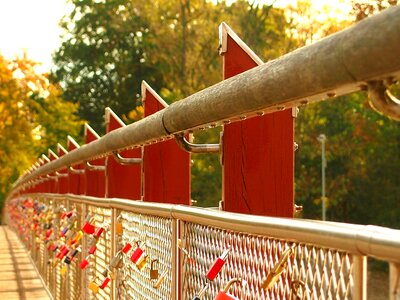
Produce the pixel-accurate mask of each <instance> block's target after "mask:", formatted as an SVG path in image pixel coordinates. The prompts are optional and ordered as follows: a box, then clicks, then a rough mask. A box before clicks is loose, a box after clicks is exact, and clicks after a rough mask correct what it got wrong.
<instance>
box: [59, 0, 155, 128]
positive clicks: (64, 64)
mask: <svg viewBox="0 0 400 300" xmlns="http://www.w3.org/2000/svg"><path fill="white" fill-rule="evenodd" d="M71 2H72V4H73V5H74V10H73V11H72V12H71V14H70V15H69V16H66V17H65V18H64V20H63V21H62V22H61V27H62V28H63V29H64V35H63V42H62V45H61V47H60V48H59V49H58V50H57V51H56V52H55V54H54V57H53V58H54V62H55V65H56V67H55V68H54V70H53V73H52V79H53V81H55V82H60V83H61V85H62V87H63V98H64V99H66V100H69V101H72V102H74V103H79V105H80V106H79V115H80V116H81V118H82V119H85V120H88V121H89V122H90V124H91V126H92V127H94V128H95V129H96V130H97V131H99V132H100V129H102V125H103V124H104V120H103V115H104V109H105V107H107V106H109V107H111V108H112V109H113V110H114V111H115V112H116V113H117V114H119V115H123V114H128V112H129V111H131V110H132V108H134V107H136V104H137V100H138V99H139V96H140V95H139V94H140V83H141V80H146V81H147V82H149V83H150V84H151V85H154V86H155V88H157V87H159V80H158V75H157V74H158V70H157V67H156V65H151V64H149V63H148V57H147V53H146V51H147V50H149V49H151V48H152V47H153V45H151V44H150V43H149V37H150V35H152V34H153V33H151V32H149V29H148V27H149V26H148V23H147V20H146V19H144V18H142V17H141V16H140V12H139V11H138V9H137V8H136V6H135V5H134V2H133V1H129V0H111V1H80V0H73V1H71Z"/></svg>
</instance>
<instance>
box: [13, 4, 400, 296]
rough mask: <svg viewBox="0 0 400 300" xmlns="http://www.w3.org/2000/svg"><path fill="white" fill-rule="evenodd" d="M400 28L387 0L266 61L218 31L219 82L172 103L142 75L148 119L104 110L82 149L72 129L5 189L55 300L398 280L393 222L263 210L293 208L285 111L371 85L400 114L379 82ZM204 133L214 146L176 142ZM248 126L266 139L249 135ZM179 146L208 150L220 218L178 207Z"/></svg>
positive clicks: (357, 288)
mask: <svg viewBox="0 0 400 300" xmlns="http://www.w3.org/2000/svg"><path fill="white" fill-rule="evenodd" d="M399 28H400V7H394V8H392V9H388V10H386V11H385V12H383V13H381V14H379V15H376V16H373V17H371V18H368V19H366V20H364V21H362V22H359V23H358V24H356V25H355V26H352V27H350V28H349V29H346V30H344V31H342V32H339V33H337V34H335V35H332V36H330V37H328V38H325V39H323V40H321V41H319V42H317V43H315V44H313V45H310V46H307V47H304V48H301V49H298V50H296V51H294V52H292V53H289V54H287V55H285V56H283V57H281V58H279V59H276V60H274V61H270V62H267V63H265V64H262V62H261V60H260V59H259V58H258V57H257V56H256V55H255V54H254V53H253V52H252V51H251V50H250V49H249V48H248V47H247V46H246V45H245V44H243V42H242V41H241V40H240V39H239V38H238V37H237V36H236V35H235V34H234V32H233V31H232V30H231V29H230V28H229V27H227V25H226V24H223V25H222V26H221V41H220V43H221V53H222V54H223V55H224V63H225V64H224V78H226V79H225V80H224V81H222V82H221V83H218V84H216V85H214V86H211V87H209V88H207V89H205V90H203V91H200V92H198V93H196V94H193V95H191V96H189V97H187V98H185V99H183V100H181V101H178V102H175V103H173V104H171V105H169V106H168V105H167V104H166V103H165V102H164V101H163V100H162V99H161V98H160V96H158V95H157V94H156V93H155V92H154V91H153V90H152V89H151V87H149V86H148V85H147V84H146V83H143V86H142V97H143V99H144V106H145V108H144V110H145V116H146V117H145V118H144V119H142V120H140V121H138V122H135V123H133V124H130V125H127V126H125V124H123V122H122V121H121V120H120V119H119V118H118V117H117V116H116V115H115V114H113V112H112V111H111V110H110V109H107V110H106V116H107V118H106V119H107V134H105V135H104V136H102V137H100V136H99V135H97V134H96V133H95V132H94V131H93V130H92V129H91V128H90V126H88V125H87V126H86V127H85V138H86V144H85V145H83V146H82V147H80V146H79V145H78V144H77V143H76V142H74V140H73V139H72V138H70V137H69V138H68V147H67V148H68V149H64V148H63V147H62V146H61V145H59V147H58V153H57V154H56V153H54V152H53V151H49V154H48V157H47V156H45V155H44V156H43V157H42V158H41V159H39V160H38V162H37V163H36V164H35V165H33V166H32V168H31V169H30V170H28V171H27V172H26V173H25V174H24V175H23V176H21V177H20V178H19V179H18V181H17V182H16V183H15V184H14V188H13V190H12V191H11V193H10V194H9V196H8V199H7V213H8V216H9V224H10V226H12V227H13V228H15V230H16V231H17V232H18V233H19V234H20V237H21V239H22V240H23V241H24V243H25V244H26V245H27V248H28V249H29V250H30V251H31V256H32V258H33V260H34V262H35V264H36V266H37V268H38V270H39V272H40V274H41V275H42V278H43V280H44V281H45V283H46V285H47V287H48V288H49V290H50V292H51V294H52V295H53V297H54V298H55V299H79V298H82V299H109V298H111V299H192V298H194V296H195V295H196V293H200V294H202V295H201V296H200V298H201V299H214V298H215V297H217V295H218V293H219V290H220V289H221V288H223V286H224V285H226V284H227V283H228V282H229V281H230V280H231V279H235V280H236V281H235V282H232V287H231V289H230V290H229V292H230V293H232V294H234V295H236V297H240V299H296V298H301V299H331V298H340V299H366V281H367V278H366V258H367V257H375V258H378V259H381V260H385V261H388V262H389V263H390V264H391V266H392V267H391V270H392V274H393V276H392V277H391V278H396V275H397V276H399V273H400V271H399V268H398V267H396V266H398V265H399V263H400V251H398V250H399V249H400V248H399V243H400V240H399V237H400V235H399V231H397V230H391V229H385V228H378V227H373V226H359V225H351V224H341V223H330V222H318V221H310V220H297V219H291V218H272V217H267V216H272V215H274V216H276V217H292V216H293V212H294V203H293V174H292V173H293V151H294V144H293V143H294V141H293V118H294V117H295V110H292V108H294V107H296V106H299V105H305V104H307V103H311V102H315V101H319V100H325V99H328V98H329V99H330V98H332V97H333V96H335V95H336V96H338V95H343V94H347V93H350V92H353V91H357V90H362V89H368V90H369V92H370V95H371V97H372V99H375V100H373V102H374V105H375V107H376V108H378V109H380V110H381V111H383V112H386V113H388V114H390V116H391V117H392V118H395V119H396V118H399V108H398V107H399V106H398V104H396V101H392V100H393V97H391V96H390V95H389V93H388V91H386V88H385V83H386V82H393V81H396V80H398V79H399V75H400V56H399V55H398V53H400V31H399V30H398V29H399ZM232 47H236V48H232ZM232 49H235V51H232ZM232 54H234V55H232ZM235 55H237V56H240V57H242V60H240V61H236V60H235ZM250 69H251V70H250ZM246 70H247V71H246ZM241 72H242V73H241ZM238 73H241V74H238ZM236 74H238V75H236ZM235 75H236V76H235ZM271 115H273V116H274V117H273V118H272V119H271V118H269V116H271ZM278 120H279V121H278ZM253 121H254V122H253ZM235 124H241V125H240V126H239V127H240V128H239V129H238V128H236V127H235ZM282 124H284V126H281V125H282ZM215 126H222V127H223V134H224V135H223V139H222V142H221V143H220V144H219V145H194V144H191V143H190V142H189V141H187V140H186V138H187V136H188V135H189V134H191V133H192V132H194V131H197V130H202V129H205V128H209V127H215ZM253 126H255V128H259V127H257V126H265V127H261V128H267V129H268V130H263V131H265V132H269V133H271V132H272V133H274V134H271V135H270V136H263V137H261V135H260V137H259V138H263V140H262V142H260V143H256V141H257V140H254V139H252V137H254V134H248V135H246V130H245V129H244V128H253ZM282 128H285V134H284V135H281V134H280V133H281V132H282V131H283V130H282ZM277 133H279V134H277ZM257 137H258V136H257ZM272 138H273V139H275V140H273V141H274V142H271V140H270V139H272ZM243 140H246V143H245V145H243ZM175 141H177V142H178V143H175ZM178 144H180V145H182V144H184V148H185V150H186V151H192V152H196V151H197V152H219V153H220V155H221V161H222V163H223V166H224V168H223V169H224V170H223V173H224V174H223V176H224V178H223V179H224V180H223V182H224V187H223V191H224V196H223V197H224V198H223V199H222V202H221V207H220V208H221V210H225V211H220V210H213V209H200V208H194V207H190V206H189V204H190V196H189V194H190V192H189V186H190V179H189V178H190V173H189V165H190V156H189V155H188V154H187V153H185V152H183V150H180V149H178V150H179V151H181V152H179V151H178V150H177V147H178V146H177V145H178ZM276 144H279V145H281V144H282V145H284V146H282V149H281V148H279V147H275V145H276ZM231 145H235V147H233V146H231ZM236 146H237V147H236ZM260 147H264V148H262V151H255V150H257V149H258V148H260ZM231 148H232V149H231ZM283 148H284V149H283ZM248 149H252V150H254V151H253V152H247V151H248ZM237 153H240V158H241V159H240V163H241V164H242V165H241V168H235V166H236V164H238V163H239V161H238V159H237V156H235V155H237ZM265 153H267V154H268V155H265ZM282 153H283V156H282ZM260 165H261V166H262V167H261V168H256V167H255V166H260ZM265 166H267V167H265ZM271 166H273V167H271ZM260 170H261V171H260ZM254 171H256V172H254ZM242 182H243V184H242ZM255 182H256V184H254V183H255ZM271 183H272V186H271ZM244 185H245V186H244ZM264 185H265V186H267V187H268V190H267V191H265V192H263V188H264ZM241 188H243V190H241ZM249 195H250V196H249ZM121 198H123V199H121ZM135 200H136V201H135ZM180 204H186V206H185V205H180ZM234 212H241V213H247V214H235V213H234ZM274 212H277V213H275V214H274ZM256 215H264V216H256ZM103 229H104V232H103ZM130 247H131V249H128V248H130ZM122 249H124V252H119V251H120V250H121V251H122ZM89 252H90V253H92V254H90V253H89ZM125 252H126V253H125ZM139 254H140V255H139ZM219 256H221V257H220V258H218V257H219ZM85 259H87V261H85ZM86 263H87V265H86ZM214 263H215V264H216V266H215V268H213V267H212V266H213V264H214ZM397 278H398V277H397ZM108 280H109V282H108ZM397 281H398V280H397ZM391 284H392V286H391V297H396V294H395V293H394V291H395V290H396V289H398V285H396V280H395V279H393V280H392V281H391ZM217 299H218V298H217Z"/></svg>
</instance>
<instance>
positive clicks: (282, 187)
mask: <svg viewBox="0 0 400 300" xmlns="http://www.w3.org/2000/svg"><path fill="white" fill-rule="evenodd" d="M221 29H222V32H221V33H222V35H221V37H222V48H223V49H222V51H221V52H223V65H224V79H227V78H229V77H232V76H235V75H237V74H239V73H242V72H244V71H246V70H249V69H251V68H254V67H256V66H257V65H258V64H259V63H260V62H261V61H260V59H259V58H258V57H257V56H256V55H255V54H254V53H253V52H252V51H251V50H250V48H248V47H247V46H246V45H245V44H244V43H243V42H242V41H241V40H240V39H239V38H238V37H237V36H236V34H235V33H234V32H233V31H232V30H231V29H230V28H229V27H227V26H226V24H222V25H221ZM224 39H225V40H224ZM224 43H225V44H224ZM224 48H225V49H224ZM238 88H240V87H238ZM293 145H294V118H293V115H292V109H287V110H284V111H280V112H276V113H272V114H268V115H265V116H261V117H255V118H251V119H247V120H244V121H241V122H236V123H232V124H228V125H225V126H224V135H223V195H224V196H223V198H224V209H225V210H226V211H230V212H240V213H247V214H257V215H266V216H279V217H293V212H294V202H293V201H294V153H293V151H294V150H293V149H294V148H293Z"/></svg>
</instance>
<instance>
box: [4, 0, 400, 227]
mask: <svg viewBox="0 0 400 300" xmlns="http://www.w3.org/2000/svg"><path fill="white" fill-rule="evenodd" d="M349 1H350V0H349ZM70 2H71V3H72V4H73V5H74V9H73V11H72V12H71V13H70V14H69V15H67V16H65V17H64V19H63V20H62V21H61V23H60V24H61V26H62V28H63V29H64V34H63V37H62V44H61V46H60V48H59V49H58V50H57V51H56V52H55V53H54V67H53V70H52V73H51V75H50V82H49V81H48V79H47V76H45V75H43V76H42V75H37V74H34V72H33V73H32V72H31V71H32V67H29V66H31V63H28V62H26V63H25V65H23V64H22V63H19V62H7V61H5V60H4V59H2V60H0V76H2V77H1V78H5V79H2V82H1V85H0V97H1V98H0V99H1V101H0V111H1V116H0V118H1V119H0V131H1V132H2V135H1V136H0V143H1V147H0V149H1V150H0V154H1V155H0V163H1V164H2V166H3V165H4V166H6V165H7V166H10V168H9V169H7V168H5V169H4V168H2V170H3V169H4V170H8V171H7V172H8V173H7V175H6V176H10V178H12V179H11V181H8V182H12V181H14V179H15V178H16V177H17V176H18V175H19V174H20V173H21V171H22V170H23V169H24V168H25V167H27V166H29V165H30V164H31V163H32V160H33V161H34V157H37V156H38V155H39V154H40V153H41V152H45V151H46V149H47V148H48V147H49V146H54V145H56V143H57V142H58V141H63V140H65V138H66V135H67V134H70V135H73V136H74V135H78V132H79V126H80V124H81V123H80V121H79V120H78V118H77V117H76V114H77V115H79V119H82V120H87V121H88V122H89V123H90V124H91V125H92V126H93V127H94V128H95V129H96V130H97V131H98V132H99V133H100V134H101V133H103V132H104V124H103V123H104V119H103V115H104V108H105V107H107V106H109V107H111V108H112V109H113V110H114V111H115V112H116V113H117V114H118V115H120V116H122V117H123V119H124V121H126V122H127V123H129V122H133V121H135V120H137V119H138V118H139V117H140V115H141V107H140V106H141V101H140V83H141V81H142V80H146V81H147V82H148V83H149V84H150V85H151V86H152V87H153V88H154V89H155V90H156V91H157V92H158V93H159V94H160V95H161V96H162V97H163V98H164V99H165V100H166V101H167V102H168V103H172V102H174V101H177V100H181V99H183V98H184V97H186V96H188V95H190V94H192V93H195V92H196V91H199V90H201V89H203V88H205V87H207V86H209V85H212V84H215V83H217V82H218V81H220V80H221V79H222V69H221V58H220V57H219V55H218V36H217V28H218V25H219V24H220V23H221V22H222V21H225V22H226V23H228V24H229V25H230V26H231V27H232V28H233V29H234V30H235V32H236V33H237V34H238V35H239V36H240V37H241V38H242V39H243V40H244V41H245V42H246V43H247V44H248V45H249V46H250V48H252V49H253V50H254V52H255V53H256V54H258V55H259V56H260V57H261V59H263V60H264V61H268V60H271V59H274V58H277V57H279V56H281V55H283V54H285V53H287V52H289V51H292V50H294V49H296V48H298V47H301V46H304V45H307V44H310V43H312V42H314V41H316V40H318V39H321V38H323V37H324V36H326V35H329V34H332V33H334V32H336V31H338V30H341V29H343V28H345V27H347V26H350V25H351V24H352V23H354V22H357V21H359V20H361V19H363V18H365V17H367V16H368V15H371V14H373V13H376V12H378V11H380V10H382V9H385V8H386V7H388V6H391V5H396V4H397V1H394V0H375V1H350V2H351V4H352V11H351V13H350V15H348V16H346V17H345V18H339V17H337V16H338V15H337V14H336V12H335V11H334V8H333V7H329V6H326V7H323V8H321V9H320V10H316V9H315V8H314V7H313V6H312V5H311V1H307V0H304V1H298V2H297V5H291V6H288V7H286V8H285V9H282V8H277V7H275V6H274V5H266V4H262V3H261V2H257V1H244V0H238V1H235V2H233V3H230V4H228V3H227V2H225V1H213V2H210V1H200V0H177V1H166V0H155V1H152V2H150V1H137V0H107V1H100V0H98V1H92V0H71V1H70ZM22 61H24V60H22ZM25 61H27V60H26V59H25ZM18 69H19V70H20V71H19V72H21V73H22V74H25V75H23V76H22V77H18V76H15V75H13V74H15V71H16V70H18ZM28 70H31V71H29V72H28ZM30 72H31V73H30ZM28 74H30V75H29V76H33V77H32V78H36V79H35V80H36V81H35V80H33V79H29V80H28V79H27V78H31V77H27V76H28ZM35 76H37V77H35ZM19 81H21V83H22V84H20V83H19ZM32 81H33V82H35V84H36V86H39V87H40V88H37V87H35V88H33V86H32V84H31V83H29V82H32ZM3 82H4V83H3ZM5 83H7V84H5ZM39 83H40V84H39ZM21 87H23V89H21ZM283 88H284V87H283ZM395 89H396V87H395ZM4 91H6V92H4ZM45 91H46V92H45ZM4 93H7V94H4ZM13 93H14V94H13ZM4 95H6V96H4ZM11 95H12V96H11ZM19 103H21V104H19ZM75 113H76V114H75ZM16 116H20V117H18V118H17V117H16ZM9 118H12V121H10V119H9ZM60 120H61V121H60ZM10 122H13V123H12V124H13V126H10V125H9V124H11V123H10ZM399 126H400V125H399V124H398V123H396V122H394V121H391V120H389V119H387V118H386V117H383V116H380V115H378V114H377V113H376V112H374V111H373V110H371V108H370V107H369V105H368V96H367V94H366V93H365V92H360V93H354V94H352V95H347V96H343V97H339V99H337V100H334V101H329V102H322V103H317V104H313V105H309V106H306V107H301V108H300V113H299V116H298V118H297V120H296V142H297V143H298V144H299V150H298V151H296V154H295V155H296V171H295V175H296V185H295V187H296V204H301V205H304V212H303V216H304V217H306V218H315V219H319V218H321V189H320V186H321V175H320V168H321V158H320V157H321V152H320V151H321V150H320V149H321V147H320V143H319V142H318V140H317V137H318V135H319V134H321V133H324V134H325V135H326V136H327V138H328V140H327V163H328V165H327V196H328V209H327V216H328V219H329V220H337V221H345V222H355V223H372V224H378V225H384V226H390V227H397V228H400V218H398V216H397V212H399V211H400V190H399V189H400V176H398V171H397V170H398V168H399V165H400V155H399V153H400V151H399V150H400V127H399ZM11 127H13V128H14V127H15V130H14V129H12V128H11ZM17 128H18V129H17ZM219 131H220V130H219V129H212V130H206V131H202V132H200V133H197V134H196V136H195V141H196V142H198V143H202V142H209V143H216V142H218V141H219ZM3 132H4V135H3ZM3 136H4V138H3ZM39 136H40V139H39ZM6 144H7V145H6ZM31 145H33V146H32V147H30V146H31ZM27 149H30V150H29V151H27ZM1 151H2V152H1ZM4 153H6V154H4ZM11 153H20V154H21V155H19V157H18V158H17V159H16V160H15V161H12V162H10V157H11ZM7 155H8V156H7ZM192 160H193V162H192V198H193V199H196V200H197V201H198V205H201V206H217V205H218V201H219V200H220V199H221V167H220V164H219V157H218V156H217V155H193V156H192ZM2 172H3V171H2ZM4 172H5V171H4ZM2 178H6V177H2ZM1 186H2V187H3V192H5V191H6V190H7V188H4V187H5V186H7V184H6V183H2V185H1Z"/></svg>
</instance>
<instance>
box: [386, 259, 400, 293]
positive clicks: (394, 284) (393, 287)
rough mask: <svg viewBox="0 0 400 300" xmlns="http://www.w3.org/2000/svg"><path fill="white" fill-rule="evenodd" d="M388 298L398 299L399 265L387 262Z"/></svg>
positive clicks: (399, 288) (399, 291)
mask: <svg viewBox="0 0 400 300" xmlns="http://www.w3.org/2000/svg"><path fill="white" fill-rule="evenodd" d="M389 299H390V300H400V265H398V264H395V263H389Z"/></svg>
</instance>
